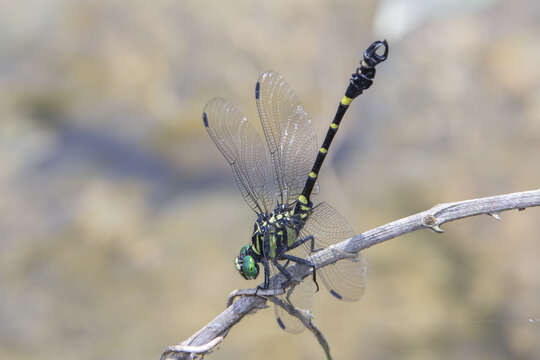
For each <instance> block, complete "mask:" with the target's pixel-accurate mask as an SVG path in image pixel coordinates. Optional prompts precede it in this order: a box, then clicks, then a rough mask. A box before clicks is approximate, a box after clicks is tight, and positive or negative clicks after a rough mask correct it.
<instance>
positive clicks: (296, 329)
mask: <svg viewBox="0 0 540 360" xmlns="http://www.w3.org/2000/svg"><path fill="white" fill-rule="evenodd" d="M270 268H271V273H272V274H271V275H273V274H275V273H277V272H279V270H278V269H276V267H275V266H274V265H273V264H272V265H271V266H270ZM293 275H294V274H293ZM315 292H316V287H315V284H314V282H313V281H310V279H305V280H304V281H302V282H300V283H299V284H297V285H296V286H295V287H294V288H289V289H288V292H286V293H285V294H283V295H279V296H278V298H279V299H280V300H281V301H283V302H285V303H290V304H292V305H293V306H294V307H296V308H297V309H298V310H301V311H304V312H307V313H311V308H312V307H313V296H314V295H315ZM274 313H275V315H276V321H277V323H278V325H279V327H281V328H282V329H283V330H285V331H287V332H289V333H292V334H298V333H301V332H302V331H304V329H305V328H306V327H305V326H304V324H303V323H302V322H301V321H300V320H298V318H296V317H295V316H292V315H290V314H289V313H288V312H287V311H286V310H284V309H283V308H282V307H280V306H278V305H275V304H274Z"/></svg>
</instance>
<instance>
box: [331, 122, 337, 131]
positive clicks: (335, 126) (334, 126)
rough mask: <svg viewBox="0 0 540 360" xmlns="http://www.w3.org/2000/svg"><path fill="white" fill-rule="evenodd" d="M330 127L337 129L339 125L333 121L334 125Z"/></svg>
mask: <svg viewBox="0 0 540 360" xmlns="http://www.w3.org/2000/svg"><path fill="white" fill-rule="evenodd" d="M330 127H331V128H332V129H334V130H335V129H337V128H338V127H339V125H338V124H334V123H332V125H330Z"/></svg>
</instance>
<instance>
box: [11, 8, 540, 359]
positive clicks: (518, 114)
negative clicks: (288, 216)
mask: <svg viewBox="0 0 540 360" xmlns="http://www.w3.org/2000/svg"><path fill="white" fill-rule="evenodd" d="M539 34H540V2H538V1H534V0H523V1H496V0H491V1H489V0H475V1H472V0H461V1H451V0H432V1H429V0H409V1H406V0H385V1H374V0H366V1H339V0H338V1H313V0H310V1H307V0H304V1H295V2H290V1H277V0H274V1H258V2H251V1H227V2H226V1H200V0H198V1H170V0H159V1H153V2H147V1H129V2H127V1H114V0H113V1H111V0H108V1H104V0H96V1H92V2H89V1H69V0H29V1H24V2H14V1H12V2H10V1H2V2H0V54H1V55H0V164H1V165H0V194H1V199H0V358H3V359H35V358H36V357H37V356H39V358H40V359H43V360H47V359H58V358H77V359H117V358H130V359H158V358H159V356H160V354H161V352H162V350H164V349H165V347H166V346H167V345H170V344H175V343H177V342H179V341H181V340H184V339H186V338H187V337H189V336H190V335H191V334H192V333H194V332H195V331H197V330H198V329H199V328H201V327H202V326H203V325H205V324H206V323H207V322H209V321H210V320H211V319H213V318H214V316H216V315H217V314H218V313H220V312H221V311H222V310H223V309H224V307H225V301H226V299H227V296H228V294H229V292H230V291H231V290H233V289H236V288H244V287H251V286H255V285H256V282H246V281H245V280H243V279H242V278H241V277H240V276H238V274H237V273H236V270H235V269H234V267H233V259H234V257H235V256H236V254H237V253H238V251H239V248H240V247H241V245H243V244H245V243H247V242H248V241H249V237H250V235H251V230H252V226H253V221H254V220H255V216H254V214H253V213H252V212H251V210H250V209H249V208H248V207H247V206H246V205H245V204H244V203H243V201H242V199H241V197H240V194H239V192H238V191H237V188H236V186H235V184H234V182H233V178H232V174H231V172H230V170H229V168H228V166H227V165H226V164H225V161H224V159H223V158H222V157H221V155H220V154H219V153H218V151H217V150H216V148H215V147H214V144H213V143H212V142H211V141H210V139H209V137H208V135H207V133H206V132H205V130H204V128H203V125H202V121H201V111H202V109H203V107H204V105H205V103H206V102H207V101H208V100H209V99H211V98H212V97H215V96H223V97H225V98H227V99H228V100H230V101H231V102H233V103H234V104H236V105H237V106H238V107H239V109H241V110H242V111H243V112H244V113H245V114H246V115H247V116H248V118H250V119H251V120H252V121H253V122H254V123H256V124H257V125H256V126H257V127H258V126H259V124H258V116H257V111H256V106H255V101H254V98H253V88H254V85H255V81H256V79H257V77H258V75H259V73H260V72H262V71H264V70H268V69H274V70H277V71H279V72H281V73H282V74H283V75H284V77H285V78H286V79H287V80H288V82H289V83H290V84H291V86H292V87H293V88H294V89H295V90H296V92H297V94H298V96H299V97H300V99H302V100H303V102H304V105H305V108H306V110H307V111H308V112H309V113H310V114H311V116H312V118H313V121H314V124H315V127H316V131H317V134H318V136H319V139H322V137H323V135H324V132H325V130H326V128H327V126H328V124H329V122H330V120H331V118H332V116H333V114H334V111H335V108H336V105H337V103H338V101H339V99H340V98H341V96H342V94H343V91H344V90H345V87H346V84H347V81H348V78H349V76H350V73H351V72H352V71H353V70H354V68H355V67H356V66H357V64H358V61H359V59H360V56H361V53H362V51H363V50H364V49H365V48H366V47H367V46H368V45H369V44H370V43H371V42H372V41H374V40H376V39H383V38H386V39H388V40H389V42H390V57H389V59H388V61H387V62H386V63H384V64H383V65H381V66H380V67H379V70H378V74H377V78H376V82H375V85H374V86H373V87H372V88H371V89H370V90H369V91H368V92H366V94H365V95H363V96H362V97H361V98H359V99H358V100H357V101H356V102H355V103H354V105H353V106H352V108H351V110H350V111H349V113H348V114H347V116H346V118H345V120H344V123H343V126H342V128H343V129H342V130H341V131H340V133H339V136H337V138H336V141H335V143H334V145H333V146H332V151H331V152H330V156H329V157H330V161H329V162H328V163H327V164H325V167H324V171H323V175H322V179H321V194H320V195H319V196H318V198H317V199H316V200H317V201H320V200H328V201H329V202H331V203H332V204H333V205H334V206H335V207H336V208H338V209H339V210H340V212H341V213H342V214H343V215H345V216H346V217H347V218H348V219H349V221H350V222H351V224H352V225H353V227H354V228H355V229H356V231H357V232H358V233H359V232H362V231H365V230H368V229H371V228H373V227H376V226H379V225H382V224H384V223H386V222H389V221H392V220H395V219H398V218H401V217H405V216H408V215H410V214H412V213H415V212H419V211H422V210H425V209H427V208H429V207H431V206H433V205H435V204H437V203H441V202H451V201H458V200H465V199H469V198H475V197H482V196H489V195H496V194H502V193H509V192H515V191H523V190H531V189H536V188H538V187H539V183H540V167H539V166H538V154H540V67H538V64H539V63H540V40H539ZM539 211H540V210H539V209H534V208H533V209H528V210H526V211H523V212H519V213H518V212H508V213H503V214H502V219H503V221H502V222H497V221H495V220H494V219H492V218H490V217H488V216H483V217H475V218H471V219H465V220H462V221H459V222H454V223H450V224H446V225H445V226H443V228H444V229H445V230H446V232H445V233H444V234H442V235H438V234H434V233H432V232H430V231H427V230H426V231H417V232H414V233H412V234H409V235H407V236H403V237H400V238H398V239H394V240H392V241H389V242H387V243H384V244H380V245H378V246H375V247H373V248H371V249H368V250H366V251H365V252H364V253H365V254H366V256H367V258H368V261H369V272H368V289H367V292H366V295H365V297H364V298H363V299H362V301H360V302H358V303H340V302H338V301H337V300H335V299H333V298H331V297H330V295H328V294H327V293H325V292H324V291H321V292H320V293H318V294H317V299H316V304H315V308H314V313H315V316H316V318H315V321H316V323H317V324H318V325H319V326H320V328H321V329H322V330H323V332H324V333H325V334H326V336H327V339H328V341H329V343H330V345H331V349H332V353H333V355H334V357H335V358H336V359H393V358H400V359H433V358H438V359H473V358H474V359H538V358H540V341H539V339H540V305H539V300H540V275H539V274H540V262H539V261H538V256H539V255H540V244H539V243H538V229H537V225H538V219H539V216H540V212H539ZM38 354H39V355H38ZM248 356H249V357H254V358H257V359H275V358H278V357H279V358H285V359H286V358H295V359H322V358H323V357H324V354H323V352H322V350H321V349H320V347H319V345H318V344H317V342H316V340H315V339H314V338H313V336H312V335H311V334H310V333H309V332H306V333H304V334H301V335H289V334H286V333H284V332H282V331H281V330H280V329H279V328H278V326H277V325H276V323H275V320H274V315H273V311H271V310H265V311H261V312H259V313H257V314H256V315H255V316H248V317H247V318H245V319H244V320H243V321H242V322H241V323H239V324H238V325H237V326H235V327H234V329H233V330H232V331H231V332H230V334H229V335H228V337H227V339H226V340H225V341H224V342H223V344H222V345H221V346H220V350H219V351H218V352H216V353H214V354H212V355H210V356H209V357H208V358H213V359H237V358H240V357H248Z"/></svg>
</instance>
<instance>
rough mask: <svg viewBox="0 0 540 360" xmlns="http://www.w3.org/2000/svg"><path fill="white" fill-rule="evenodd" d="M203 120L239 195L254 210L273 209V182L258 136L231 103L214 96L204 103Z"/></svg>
mask: <svg viewBox="0 0 540 360" xmlns="http://www.w3.org/2000/svg"><path fill="white" fill-rule="evenodd" d="M203 122H204V126H205V128H206V130H207V131H208V134H209V135H210V138H211V139H212V140H213V141H214V143H215V144H216V146H217V148H218V149H219V151H220V152H221V153H222V154H223V156H224V157H225V159H226V160H227V162H228V163H229V165H230V166H231V168H232V171H233V174H234V178H235V180H236V183H237V184H238V187H239V189H240V192H241V193H242V197H243V198H244V200H245V201H246V202H247V203H248V205H249V206H250V207H251V208H252V209H253V211H255V212H256V213H262V212H267V211H270V210H271V209H273V202H274V195H275V190H274V184H273V183H272V181H271V180H269V179H271V178H272V175H271V174H270V172H271V168H270V166H269V162H268V159H267V156H266V150H265V148H264V145H263V143H262V140H261V138H260V136H259V134H258V133H257V131H256V130H255V128H254V127H253V125H251V123H250V122H249V121H248V120H247V118H246V117H245V116H244V115H243V114H242V113H241V112H240V111H239V110H238V109H237V108H236V107H235V106H234V105H232V104H231V103H229V102H228V101H226V100H224V99H222V98H215V99H212V100H210V101H209V102H208V104H206V106H205V108H204V111H203Z"/></svg>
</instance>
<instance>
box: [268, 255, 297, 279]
mask: <svg viewBox="0 0 540 360" xmlns="http://www.w3.org/2000/svg"><path fill="white" fill-rule="evenodd" d="M272 263H273V264H274V265H275V266H276V267H277V268H278V270H279V271H280V272H281V273H282V274H283V275H285V277H286V278H287V280H288V281H291V280H292V275H291V273H290V272H288V271H287V269H286V266H283V265H281V264H280V263H278V261H277V260H276V259H272Z"/></svg>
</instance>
